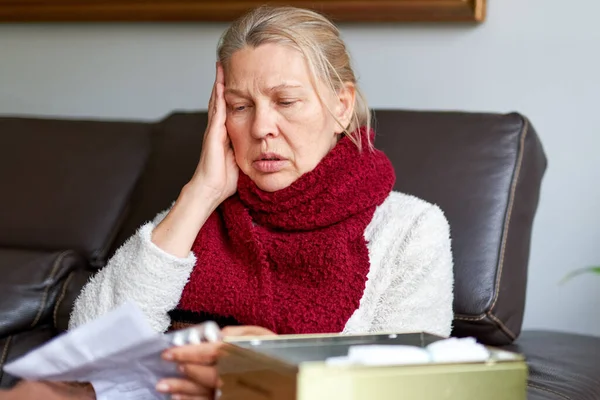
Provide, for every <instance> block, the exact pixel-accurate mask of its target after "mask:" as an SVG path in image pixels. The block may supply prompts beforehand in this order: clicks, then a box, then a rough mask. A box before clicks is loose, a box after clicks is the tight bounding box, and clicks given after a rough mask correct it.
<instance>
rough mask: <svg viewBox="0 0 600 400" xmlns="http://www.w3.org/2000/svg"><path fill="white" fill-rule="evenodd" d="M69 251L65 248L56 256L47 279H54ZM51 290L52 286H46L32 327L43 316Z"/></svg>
mask: <svg viewBox="0 0 600 400" xmlns="http://www.w3.org/2000/svg"><path fill="white" fill-rule="evenodd" d="M69 253H70V250H65V251H63V252H62V253H60V254H59V255H58V257H56V260H54V265H53V266H52V270H51V271H50V274H49V275H48V278H47V279H52V278H53V277H54V275H55V274H56V271H57V270H58V267H59V265H60V263H61V262H62V260H63V259H64V258H65V257H66V255H67V254H69ZM49 290H50V286H46V289H45V290H44V294H43V295H42V301H41V304H40V309H39V310H38V313H37V315H36V316H35V319H34V320H33V323H32V324H31V328H33V327H35V326H36V325H37V323H38V322H39V321H40V318H42V314H43V313H44V308H45V307H46V301H47V300H48V291H49Z"/></svg>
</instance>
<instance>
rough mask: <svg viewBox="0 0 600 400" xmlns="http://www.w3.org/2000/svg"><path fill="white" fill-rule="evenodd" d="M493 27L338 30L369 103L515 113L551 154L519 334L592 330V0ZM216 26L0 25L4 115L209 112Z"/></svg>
mask: <svg viewBox="0 0 600 400" xmlns="http://www.w3.org/2000/svg"><path fill="white" fill-rule="evenodd" d="M489 2H490V4H489V17H488V20H487V21H486V22H485V24H483V25H482V26H479V27H467V26H457V25H449V24H446V25H435V26H434V25H428V26H426V25H413V26H408V25H393V24H388V25H363V26H360V25H346V26H343V32H344V35H345V37H346V38H347V41H348V44H349V47H350V49H351V51H352V53H353V56H354V58H355V59H356V66H357V70H358V72H359V75H360V79H361V81H362V85H363V87H364V90H365V92H366V94H367V96H368V98H369V99H370V101H371V104H372V105H373V106H374V107H386V108H396V107H403V108H424V109H431V108H433V109H463V110H472V111H499V112H506V111H512V110H517V111H520V112H522V113H524V114H526V115H527V116H529V117H530V118H531V119H532V121H533V123H534V125H535V127H536V128H537V130H538V132H539V134H540V136H541V138H542V141H543V143H544V146H545V149H546V151H547V154H548V157H549V162H550V164H549V169H548V173H547V175H546V178H545V181H544V186H543V193H542V200H541V204H540V209H539V213H538V216H537V220H536V224H535V231H534V235H533V248H532V254H531V267H530V278H529V292H528V301H527V310H526V318H525V325H526V327H527V328H554V329H560V330H566V331H574V332H581V333H594V334H599V335H600V311H598V307H599V306H600V276H599V277H589V278H586V277H582V278H579V279H577V280H574V281H572V282H571V283H569V284H567V285H564V286H559V285H558V284H557V283H558V281H559V280H560V279H561V278H562V277H563V276H564V275H565V274H566V273H567V272H568V271H570V270H572V269H576V268H578V267H581V266H585V265H588V264H592V263H597V264H600V209H599V207H600V167H599V165H598V161H599V157H598V152H600V135H599V129H600V128H599V127H600V111H599V110H598V106H599V98H598V93H600V28H598V21H597V16H598V15H599V14H600V2H598V1H597V0H580V1H579V2H577V5H574V4H573V5H571V2H565V1H561V0H489ZM223 29H224V26H223V25H207V24H196V25H194V24H179V25H178V24H172V25H151V24H146V25H135V24H128V25H51V24H42V25H4V26H0V114H8V113H26V114H38V115H39V114H48V115H59V116H92V117H110V118H127V119H129V118H144V119H146V118H152V119H153V118H160V117H162V116H164V115H165V114H167V113H169V112H170V111H172V110H173V109H197V108H204V107H205V106H206V103H207V100H208V97H207V96H208V94H209V93H210V87H211V84H212V80H213V73H214V59H215V56H214V49H215V45H216V42H217V39H218V35H219V34H220V32H221V31H222V30H223Z"/></svg>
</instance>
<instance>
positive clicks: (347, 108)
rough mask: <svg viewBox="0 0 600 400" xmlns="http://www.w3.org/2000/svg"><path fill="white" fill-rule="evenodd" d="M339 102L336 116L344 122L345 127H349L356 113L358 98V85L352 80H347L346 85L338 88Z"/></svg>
mask: <svg viewBox="0 0 600 400" xmlns="http://www.w3.org/2000/svg"><path fill="white" fill-rule="evenodd" d="M337 95H338V104H337V110H336V115H335V116H336V118H337V119H338V121H339V122H340V123H341V124H342V126H343V129H347V128H348V126H349V125H350V122H351V121H352V115H353V114H354V102H355V99H356V87H355V86H354V84H353V83H351V82H346V83H345V84H344V86H342V87H341V88H340V90H338V93H337Z"/></svg>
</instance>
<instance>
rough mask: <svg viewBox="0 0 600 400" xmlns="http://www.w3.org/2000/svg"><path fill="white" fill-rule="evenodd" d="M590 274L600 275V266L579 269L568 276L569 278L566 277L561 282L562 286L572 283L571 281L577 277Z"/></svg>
mask: <svg viewBox="0 0 600 400" xmlns="http://www.w3.org/2000/svg"><path fill="white" fill-rule="evenodd" d="M588 273H594V274H598V275H600V266H599V267H587V268H581V269H577V270H575V271H573V272H571V273H569V274H567V276H565V277H564V278H563V279H562V280H561V281H560V284H561V285H562V284H563V283H565V282H567V281H570V280H571V279H573V278H574V277H576V276H578V275H582V274H588Z"/></svg>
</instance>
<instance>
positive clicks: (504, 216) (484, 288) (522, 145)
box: [375, 110, 546, 345]
mask: <svg viewBox="0 0 600 400" xmlns="http://www.w3.org/2000/svg"><path fill="white" fill-rule="evenodd" d="M375 116H376V127H375V128H376V131H377V136H376V141H375V145H376V147H378V148H380V149H381V150H383V151H384V152H385V153H386V154H387V155H388V157H389V158H390V159H391V161H392V163H393V164H394V167H395V169H396V175H397V182H396V187H395V189H396V190H399V191H401V192H405V193H409V194H413V195H415V196H417V197H420V198H423V199H425V200H427V201H429V202H431V203H434V204H437V205H439V206H440V208H441V209H442V210H443V211H444V213H445V214H446V217H447V218H448V220H449V222H450V228H451V235H452V240H453V245H452V248H453V255H454V266H455V268H454V272H455V299H454V310H455V321H454V332H453V335H455V336H475V337H477V338H478V339H479V340H480V341H481V342H483V343H486V344H491V345H503V344H509V343H511V342H512V341H513V340H514V339H515V338H516V337H517V336H518V335H519V332H520V330H521V324H522V320H523V309H524V304H525V291H526V285H527V263H528V258H529V243H530V237H531V226H532V222H533V218H534V215H535V212H536V208H537V204H538V196H539V189H540V182H541V179H542V176H543V174H544V171H545V168H546V158H545V155H544V152H543V149H542V146H541V144H540V142H539V138H538V137H537V135H536V133H535V131H534V129H533V128H532V127H531V125H530V124H529V123H528V121H527V120H526V119H524V118H523V117H522V116H521V115H519V114H507V115H497V114H483V113H482V114H478V113H460V112H425V111H423V112H418V111H381V110H378V111H376V112H375Z"/></svg>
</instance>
